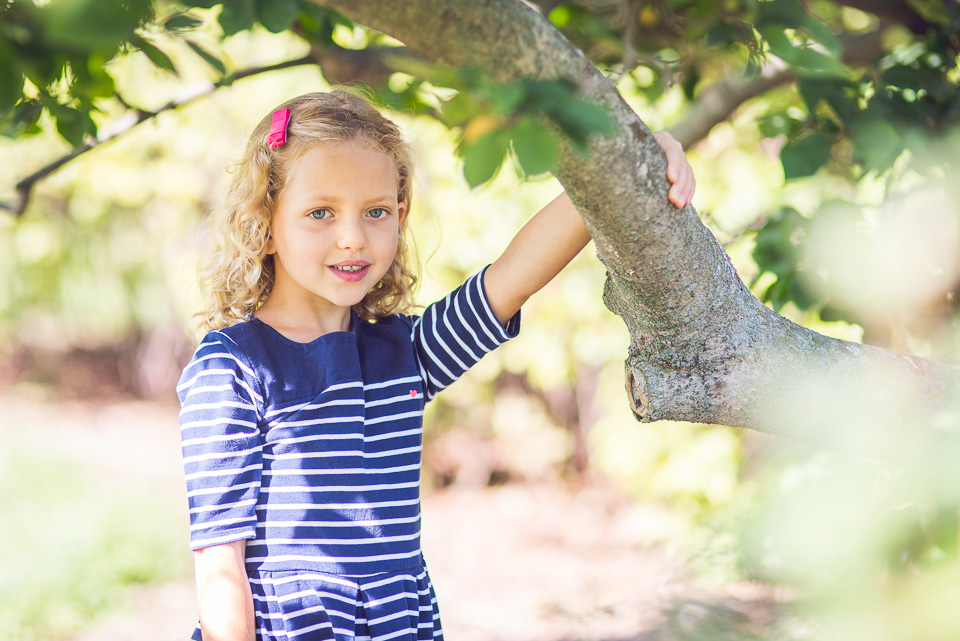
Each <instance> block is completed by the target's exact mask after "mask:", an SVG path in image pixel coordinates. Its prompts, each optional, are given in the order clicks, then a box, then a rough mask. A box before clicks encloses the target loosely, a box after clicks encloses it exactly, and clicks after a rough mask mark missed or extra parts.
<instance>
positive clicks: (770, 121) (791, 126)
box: [757, 111, 803, 138]
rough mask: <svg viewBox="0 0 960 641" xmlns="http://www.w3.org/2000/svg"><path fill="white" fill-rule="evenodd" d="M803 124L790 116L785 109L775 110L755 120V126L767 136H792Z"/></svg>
mask: <svg viewBox="0 0 960 641" xmlns="http://www.w3.org/2000/svg"><path fill="white" fill-rule="evenodd" d="M802 126H803V123H802V122H800V121H799V120H796V119H795V118H792V117H791V116H790V115H789V113H788V112H786V111H777V112H773V113H770V114H767V115H766V116H763V117H762V118H760V119H759V120H758V121H757V127H758V128H759V129H760V133H762V134H763V135H764V136H765V137H767V138H776V137H777V136H787V138H792V137H793V136H794V135H796V133H797V132H798V131H799V130H800V128H801V127H802Z"/></svg>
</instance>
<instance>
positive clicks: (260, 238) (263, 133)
mask: <svg viewBox="0 0 960 641" xmlns="http://www.w3.org/2000/svg"><path fill="white" fill-rule="evenodd" d="M277 109H289V110H290V123H289V125H288V127H287V142H286V144H284V145H281V146H279V147H275V148H271V147H269V146H268V144H267V143H268V141H267V139H268V136H269V133H270V125H271V116H272V112H271V114H268V115H267V116H266V117H265V118H264V119H263V120H261V121H260V124H258V125H257V126H256V128H255V129H254V130H253V133H252V134H251V135H250V141H249V142H248V143H247V148H246V151H245V152H244V154H243V156H242V158H241V159H240V160H239V162H237V163H236V164H235V165H234V167H233V169H232V174H233V177H232V180H231V183H230V188H229V190H228V192H227V197H226V202H225V203H224V204H223V206H222V207H220V208H219V209H218V210H217V211H216V213H215V214H214V218H213V221H212V222H213V238H212V242H211V247H210V251H209V254H208V256H207V257H206V259H205V261H204V264H203V269H202V272H201V278H200V286H201V291H202V293H203V296H204V308H203V310H202V311H201V312H200V313H198V314H197V315H196V317H197V320H198V329H199V332H200V334H201V335H203V334H204V333H206V332H208V331H210V330H213V329H220V328H223V327H228V326H230V325H233V324H235V323H238V322H240V321H244V320H247V319H248V318H249V317H250V315H251V314H252V313H253V312H254V311H256V310H257V308H259V307H260V305H262V304H263V302H264V301H265V300H266V299H267V297H268V296H269V295H270V292H271V290H272V288H273V282H274V265H273V256H272V255H270V254H267V239H268V238H269V236H270V221H271V220H272V217H273V211H274V207H275V206H276V202H277V198H278V197H279V195H280V192H281V191H282V190H283V188H284V186H285V185H286V181H287V179H288V177H289V176H290V173H291V170H292V168H293V166H294V165H295V164H296V162H297V161H298V160H299V159H300V158H301V157H302V156H303V154H304V153H306V152H307V151H309V150H310V149H312V148H313V147H315V146H316V145H317V144H320V143H328V142H348V141H358V142H360V143H363V144H367V145H370V147H371V148H373V149H376V150H378V151H382V152H383V153H385V154H387V155H388V156H390V157H391V158H392V159H393V161H394V165H395V167H396V170H397V183H398V198H399V202H403V203H405V204H406V207H407V212H409V211H410V205H411V202H412V200H413V190H412V184H411V183H412V179H413V162H412V157H411V153H410V148H409V146H408V145H407V143H406V142H404V140H403V138H402V137H401V135H400V129H399V127H397V125H396V124H394V123H393V122H391V121H390V120H388V119H387V118H385V117H384V116H383V115H382V114H381V113H380V112H379V111H377V109H376V108H374V107H373V105H371V104H370V103H369V102H368V101H367V100H366V99H364V98H363V97H361V96H359V95H356V94H354V93H352V92H350V91H346V90H343V89H337V90H334V91H331V92H329V93H308V94H305V95H302V96H299V97H297V98H293V99H292V100H288V101H286V102H285V103H283V104H282V105H279V106H278V107H277ZM408 218H409V216H407V217H404V219H403V220H402V221H401V222H400V234H399V241H398V244H397V253H396V255H395V256H394V259H393V263H392V264H391V265H390V267H389V269H387V273H386V274H385V275H384V277H383V278H382V279H381V280H380V282H379V283H377V285H376V286H375V287H374V288H373V289H372V290H370V292H368V293H367V295H366V296H365V297H364V298H363V300H361V301H360V302H359V303H357V304H356V305H355V306H354V307H353V309H354V310H355V311H356V312H357V314H358V315H359V316H360V318H362V319H364V320H377V319H379V318H382V317H384V316H387V315H388V314H393V313H398V312H407V311H409V310H410V309H412V308H413V287H414V285H415V284H416V282H417V274H416V270H417V265H416V262H417V261H416V257H415V251H414V248H413V246H412V239H409V238H407V234H406V229H407V225H406V221H407V220H408Z"/></svg>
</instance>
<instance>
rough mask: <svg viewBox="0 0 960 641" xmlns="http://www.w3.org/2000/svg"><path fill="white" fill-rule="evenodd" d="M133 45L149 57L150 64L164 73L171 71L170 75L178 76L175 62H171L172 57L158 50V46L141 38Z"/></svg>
mask: <svg viewBox="0 0 960 641" xmlns="http://www.w3.org/2000/svg"><path fill="white" fill-rule="evenodd" d="M133 43H134V44H135V45H136V46H137V48H138V49H140V51H142V52H143V53H144V54H145V55H146V56H147V58H149V59H150V62H152V63H153V64H155V65H157V66H158V67H159V68H161V69H163V70H164V71H169V72H170V73H172V74H174V75H177V69H176V67H174V66H173V61H172V60H170V57H169V56H168V55H167V54H165V53H164V52H162V51H160V49H158V48H157V47H156V46H154V45H152V44H151V43H149V42H147V41H146V40H145V39H143V38H141V37H139V36H137V37H135V38H134V39H133Z"/></svg>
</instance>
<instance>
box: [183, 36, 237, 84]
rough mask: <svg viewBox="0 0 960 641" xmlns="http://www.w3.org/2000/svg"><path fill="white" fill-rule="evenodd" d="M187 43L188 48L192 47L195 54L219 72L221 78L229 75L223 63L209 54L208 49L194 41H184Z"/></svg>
mask: <svg viewBox="0 0 960 641" xmlns="http://www.w3.org/2000/svg"><path fill="white" fill-rule="evenodd" d="M184 42H186V43H187V46H188V47H190V48H191V49H192V50H193V52H194V53H195V54H197V55H198V56H200V57H201V58H203V59H204V60H205V61H206V63H207V64H208V65H210V66H211V67H213V68H214V69H216V70H217V72H218V73H219V74H220V75H221V76H225V75H227V68H226V66H225V65H224V64H223V61H222V60H220V59H219V58H217V57H216V56H214V55H213V54H211V53H210V52H208V51H207V50H206V49H204V48H203V47H201V46H200V45H199V44H197V43H196V42H194V41H192V40H184Z"/></svg>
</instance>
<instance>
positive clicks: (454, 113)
mask: <svg viewBox="0 0 960 641" xmlns="http://www.w3.org/2000/svg"><path fill="white" fill-rule="evenodd" d="M441 113H442V115H443V122H445V123H446V124H447V126H448V127H458V126H460V125H462V124H464V123H465V122H467V121H468V120H470V119H471V118H473V117H474V116H476V115H479V113H480V106H479V105H478V104H477V101H476V100H474V99H473V97H472V96H471V95H470V94H469V93H467V92H465V91H461V92H460V93H458V94H457V95H456V96H454V97H453V98H451V99H450V100H447V101H446V102H444V103H442V110H441Z"/></svg>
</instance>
